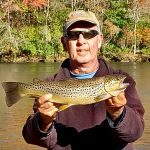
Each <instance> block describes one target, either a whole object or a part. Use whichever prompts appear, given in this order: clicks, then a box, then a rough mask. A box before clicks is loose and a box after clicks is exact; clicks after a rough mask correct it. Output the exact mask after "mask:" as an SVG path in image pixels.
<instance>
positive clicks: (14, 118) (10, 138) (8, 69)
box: [0, 63, 150, 150]
mask: <svg viewBox="0 0 150 150" xmlns="http://www.w3.org/2000/svg"><path fill="white" fill-rule="evenodd" d="M111 65H112V66H113V67H115V68H120V69H122V70H125V71H126V72H128V73H129V74H130V75H131V76H132V77H133V78H134V79H135V80H136V83H137V90H138V92H139V95H140V97H141V99H142V103H143V105H144V107H145V110H146V113H145V116H144V117H145V124H146V125H145V132H144V134H143V136H142V137H141V138H140V139H139V140H138V141H137V142H135V143H134V147H135V150H149V149H150V141H149V139H150V103H149V102H148V101H149V98H150V91H149V85H150V79H149V77H150V63H111ZM59 66H60V63H26V64H11V63H10V64H9V63H8V64H7V63H0V81H20V82H32V79H33V78H44V77H46V76H48V75H49V74H53V73H55V72H57V70H58V68H59ZM0 95H1V100H0V114H1V115H0V150H7V149H15V150H31V149H32V150H44V148H41V147H38V146H33V145H29V144H26V143H25V141H24V140H23V138H22V135H21V132H22V127H23V125H24V123H25V120H26V118H27V117H28V116H29V114H30V113H31V112H32V105H33V101H29V100H28V101H27V100H22V101H20V102H18V103H17V104H15V105H14V106H13V107H10V108H8V107H7V106H6V103H5V101H4V91H3V89H2V87H1V86H0Z"/></svg>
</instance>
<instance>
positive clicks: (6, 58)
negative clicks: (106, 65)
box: [0, 54, 150, 63]
mask: <svg viewBox="0 0 150 150" xmlns="http://www.w3.org/2000/svg"><path fill="white" fill-rule="evenodd" d="M102 57H103V58H104V59H105V60H107V61H114V62H150V55H143V54H135V55H133V54H118V55H115V56H112V55H111V57H110V55H109V56H108V55H104V56H102ZM64 59H65V57H59V58H54V57H47V58H45V57H40V56H39V57H37V56H30V55H21V56H14V55H1V56H0V62H1V63H8V62H12V63H25V62H43V63H44V62H59V61H63V60H64Z"/></svg>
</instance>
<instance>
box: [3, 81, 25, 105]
mask: <svg viewBox="0 0 150 150" xmlns="http://www.w3.org/2000/svg"><path fill="white" fill-rule="evenodd" d="M2 86H3V88H4V90H5V93H6V98H5V100H6V104H7V106H8V107H10V106H12V105H13V104H15V103H17V102H18V101H19V100H20V98H21V97H22V96H23V95H21V94H20V93H19V86H18V83H17V82H2Z"/></svg>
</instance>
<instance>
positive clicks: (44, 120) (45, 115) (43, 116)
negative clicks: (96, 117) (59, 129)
mask: <svg viewBox="0 0 150 150" xmlns="http://www.w3.org/2000/svg"><path fill="white" fill-rule="evenodd" d="M50 99H52V95H51V94H46V95H43V96H42V97H40V98H39V99H38V100H37V102H36V104H35V105H36V107H37V110H38V111H39V113H40V124H39V126H40V129H41V130H43V131H47V130H48V129H49V127H50V126H51V124H52V121H53V120H54V119H55V117H56V113H57V112H58V108H59V106H60V104H54V103H52V102H50Z"/></svg>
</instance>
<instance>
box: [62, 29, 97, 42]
mask: <svg viewBox="0 0 150 150" xmlns="http://www.w3.org/2000/svg"><path fill="white" fill-rule="evenodd" d="M80 34H82V35H83V37H84V38H85V39H87V40H88V39H91V38H93V37H95V36H96V35H98V34H99V32H98V31H97V30H84V31H67V32H66V34H65V36H66V37H67V38H68V39H71V40H77V39H78V38H79V35H80Z"/></svg>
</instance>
